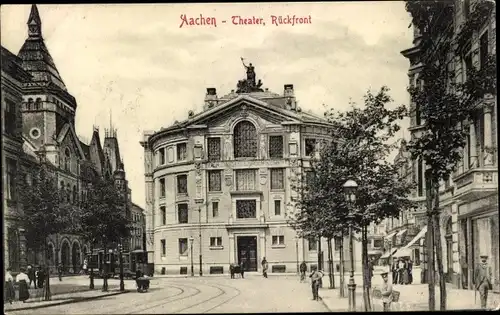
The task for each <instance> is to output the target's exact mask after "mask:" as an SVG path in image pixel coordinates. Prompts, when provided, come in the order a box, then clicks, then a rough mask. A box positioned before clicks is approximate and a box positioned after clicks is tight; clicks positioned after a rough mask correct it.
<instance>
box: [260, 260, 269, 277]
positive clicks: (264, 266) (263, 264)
mask: <svg viewBox="0 0 500 315" xmlns="http://www.w3.org/2000/svg"><path fill="white" fill-rule="evenodd" d="M268 268H269V265H268V263H267V260H266V257H264V258H263V259H262V275H263V276H264V278H267V269H268Z"/></svg>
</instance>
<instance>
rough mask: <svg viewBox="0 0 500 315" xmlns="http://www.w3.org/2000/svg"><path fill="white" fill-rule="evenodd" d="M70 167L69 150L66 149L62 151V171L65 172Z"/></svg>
mask: <svg viewBox="0 0 500 315" xmlns="http://www.w3.org/2000/svg"><path fill="white" fill-rule="evenodd" d="M70 165H71V152H69V149H68V148H66V150H64V169H65V170H66V171H69V170H70Z"/></svg>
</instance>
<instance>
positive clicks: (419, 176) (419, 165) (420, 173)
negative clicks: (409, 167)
mask: <svg viewBox="0 0 500 315" xmlns="http://www.w3.org/2000/svg"><path fill="white" fill-rule="evenodd" d="M417 190H418V196H419V197H422V196H423V195H424V170H423V163H422V160H421V159H418V160H417Z"/></svg>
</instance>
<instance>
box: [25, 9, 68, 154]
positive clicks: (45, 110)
mask: <svg viewBox="0 0 500 315" xmlns="http://www.w3.org/2000/svg"><path fill="white" fill-rule="evenodd" d="M27 25H28V38H27V39H26V41H25V42H24V44H23V46H22V47H21V49H20V51H19V53H18V57H19V58H20V59H21V60H22V67H23V69H24V70H25V71H27V72H28V73H30V74H31V75H32V76H33V80H32V82H30V83H27V84H26V85H25V91H26V92H25V93H24V95H23V104H22V106H21V112H22V120H23V135H24V136H25V138H26V139H27V140H28V141H30V142H31V143H32V144H33V145H34V146H35V148H36V149H37V150H38V149H39V148H40V147H41V146H42V145H44V146H45V149H46V150H47V158H48V159H49V160H50V161H51V162H53V163H54V164H57V161H58V152H57V151H58V150H59V149H58V142H57V136H58V135H59V134H60V132H61V130H62V129H63V127H64V126H65V125H68V124H69V125H70V128H73V130H74V123H75V113H76V107H77V104H76V100H75V98H74V97H73V96H72V95H71V94H70V93H69V92H68V90H67V88H66V86H65V84H64V81H63V80H62V78H61V76H60V74H59V71H58V70H57V67H56V65H55V63H54V61H53V59H52V56H51V55H50V53H49V50H48V49H47V46H46V45H45V42H44V40H43V33H42V20H41V18H40V14H39V12H38V8H37V6H36V5H35V4H33V5H32V6H31V12H30V15H29V18H28V22H27Z"/></svg>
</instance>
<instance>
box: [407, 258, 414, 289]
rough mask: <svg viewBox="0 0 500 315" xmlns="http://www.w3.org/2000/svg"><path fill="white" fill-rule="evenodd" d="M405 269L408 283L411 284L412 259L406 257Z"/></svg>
mask: <svg viewBox="0 0 500 315" xmlns="http://www.w3.org/2000/svg"><path fill="white" fill-rule="evenodd" d="M406 269H407V270H408V283H409V284H412V283H413V261H412V260H411V259H410V258H408V261H407V262H406Z"/></svg>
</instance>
